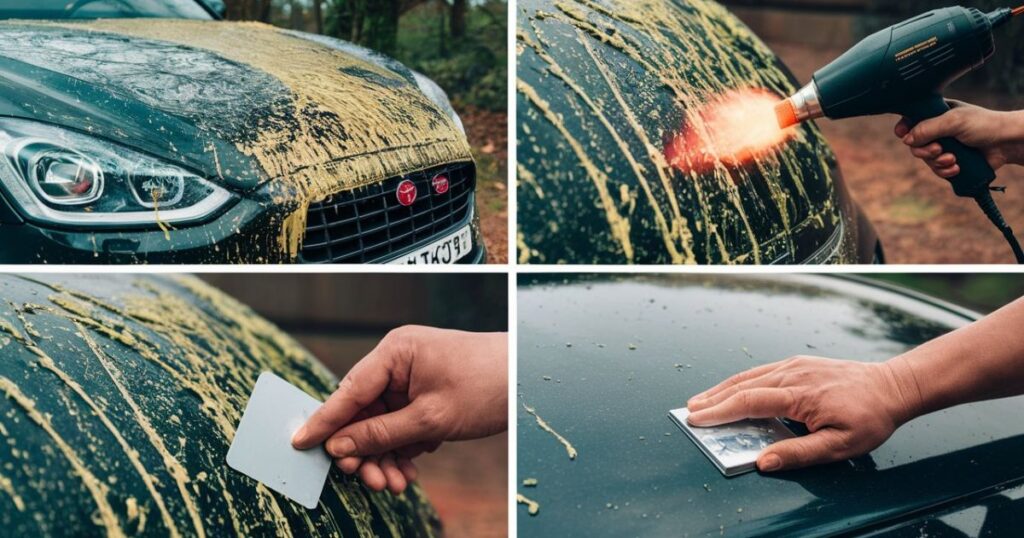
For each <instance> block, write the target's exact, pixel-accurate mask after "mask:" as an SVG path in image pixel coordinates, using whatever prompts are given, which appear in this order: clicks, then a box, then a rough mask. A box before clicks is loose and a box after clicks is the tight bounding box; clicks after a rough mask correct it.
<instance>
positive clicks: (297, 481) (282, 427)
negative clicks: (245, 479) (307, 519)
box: [227, 372, 331, 509]
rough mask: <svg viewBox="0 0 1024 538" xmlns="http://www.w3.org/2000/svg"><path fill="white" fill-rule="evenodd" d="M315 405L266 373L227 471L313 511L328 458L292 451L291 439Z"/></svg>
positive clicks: (235, 441)
mask: <svg viewBox="0 0 1024 538" xmlns="http://www.w3.org/2000/svg"><path fill="white" fill-rule="evenodd" d="M320 403H321V402H320V401H318V400H317V399H316V398H313V397H312V396H310V395H308V394H306V393H305V392H302V390H301V389H299V388H298V387H295V386H294V385H292V384H290V383H288V382H287V381H285V380H283V379H281V378H280V377H277V376H276V375H274V374H272V373H270V372H263V373H262V374H260V377H259V379H257V380H256V386H255V387H254V388H253V389H252V396H250V397H249V403H248V404H247V405H246V406H245V413H243V414H242V420H241V422H239V423H238V429H237V430H236V431H235V438H234V439H233V440H232V441H231V448H229V449H228V458H227V460H228V465H230V466H231V468H232V469H235V470H236V471H239V472H241V473H243V474H245V475H246V476H249V477H250V478H254V479H256V480H258V481H260V482H262V483H263V484H264V485H266V486H267V487H268V488H270V489H272V490H274V491H276V492H278V493H280V494H282V495H284V496H285V497H288V498H289V499H291V500H293V501H295V502H297V503H299V504H301V505H302V506H305V507H306V508H310V509H313V508H316V506H317V503H318V502H319V501H320V494H321V493H322V492H323V489H324V482H325V481H326V479H327V473H328V471H330V470H331V458H330V457H329V456H328V455H327V453H326V452H324V449H323V447H315V448H311V449H309V450H295V449H294V448H292V441H291V439H292V435H293V434H294V433H295V432H296V431H297V430H298V429H299V427H300V426H302V425H303V424H304V423H305V422H306V419H308V418H309V417H310V415H312V414H313V412H314V411H316V410H317V408H318V407H320Z"/></svg>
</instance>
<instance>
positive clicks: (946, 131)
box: [903, 110, 960, 147]
mask: <svg viewBox="0 0 1024 538" xmlns="http://www.w3.org/2000/svg"><path fill="white" fill-rule="evenodd" d="M959 118H960V114H959V112H955V111H953V110H950V111H949V112H946V113H945V114H942V115H941V116H936V117H934V118H928V119H926V120H924V121H922V122H920V123H918V124H917V125H915V126H914V128H913V129H911V130H910V132H909V133H907V135H906V136H904V137H903V143H904V144H907V145H908V146H914V147H921V146H924V145H927V144H930V143H932V142H934V141H936V140H938V139H939V138H944V137H947V136H949V137H955V135H957V134H959V133H958V131H959V129H960V119H959Z"/></svg>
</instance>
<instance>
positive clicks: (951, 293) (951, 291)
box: [864, 273, 1024, 313]
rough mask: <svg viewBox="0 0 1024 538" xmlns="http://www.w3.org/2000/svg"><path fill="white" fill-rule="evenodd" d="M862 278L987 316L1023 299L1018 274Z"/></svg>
mask: <svg viewBox="0 0 1024 538" xmlns="http://www.w3.org/2000/svg"><path fill="white" fill-rule="evenodd" d="M864 276H866V277H868V278H871V279H875V280H884V281H888V282H890V283H893V284H897V285H900V286H904V287H907V288H910V289H913V290H916V291H920V292H922V293H925V294H928V295H931V296H932V297H936V298H939V299H943V300H945V301H949V302H951V303H954V304H958V305H961V306H966V307H968V308H972V309H974V310H977V311H979V312H982V313H988V312H991V311H993V310H995V309H997V308H999V307H1001V306H1003V305H1005V304H1007V303H1009V302H1011V301H1013V300H1014V299H1017V298H1018V297H1021V296H1022V295H1024V277H1022V276H1021V275H1018V274H979V273H951V274H940V273H918V274H900V273H885V274H871V275H864Z"/></svg>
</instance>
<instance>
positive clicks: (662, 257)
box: [516, 0, 884, 264]
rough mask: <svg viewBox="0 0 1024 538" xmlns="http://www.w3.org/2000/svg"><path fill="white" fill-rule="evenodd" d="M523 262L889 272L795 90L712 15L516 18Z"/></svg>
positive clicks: (763, 50)
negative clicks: (800, 121)
mask: <svg viewBox="0 0 1024 538" xmlns="http://www.w3.org/2000/svg"><path fill="white" fill-rule="evenodd" d="M517 10H518V19H517V21H518V22H517V54H516V59H517V92H516V110H517V120H516V121H517V125H516V129H517V137H516V141H517V163H518V164H517V177H518V183H517V205H518V211H517V215H518V224H517V226H518V230H517V235H518V258H519V261H520V262H521V263H538V264H688V263H689V264H755V263H757V264H771V263H775V264H798V263H813V264H818V263H872V262H883V261H884V253H883V250H882V247H881V244H880V242H879V240H878V236H877V234H876V232H875V231H874V228H873V227H872V225H871V223H870V222H869V221H868V220H867V219H866V218H865V217H864V215H863V214H862V212H861V211H860V209H859V208H858V207H857V205H856V204H855V203H854V201H853V200H852V198H851V197H850V194H849V192H848V191H847V189H846V187H845V186H844V183H843V179H842V175H841V174H840V171H839V168H838V165H837V161H836V158H835V155H834V154H833V153H832V150H831V149H830V148H829V145H828V143H827V142H826V141H825V139H824V138H823V137H822V134H821V132H820V131H819V130H818V128H817V127H816V126H815V125H814V124H813V123H810V122H808V123H806V124H805V125H802V126H800V127H798V128H795V129H790V130H785V131H783V130H780V129H778V126H777V122H776V120H775V115H774V112H773V106H774V104H775V103H776V102H777V101H779V100H781V99H782V98H783V97H786V96H788V95H790V94H792V93H793V92H794V91H796V90H797V89H798V87H799V85H798V84H797V81H796V80H795V79H794V78H793V76H792V74H791V73H790V72H789V70H788V69H787V68H786V67H785V66H784V65H783V64H782V62H781V61H780V60H779V58H778V57H777V56H776V55H775V54H773V53H772V51H771V50H770V49H769V48H768V47H767V46H766V45H765V44H764V43H763V42H762V41H761V40H759V39H758V38H757V37H756V36H755V35H754V34H753V32H751V31H750V29H748V28H747V27H746V26H745V25H744V24H743V23H742V22H740V21H739V20H738V19H737V18H736V17H735V16H733V15H732V14H731V13H729V12H728V11H727V10H726V9H725V8H724V7H722V6H720V5H719V4H717V3H714V2H710V1H705V0H690V1H688V0H656V1H654V2H647V3H643V4H638V3H635V2H626V1H619V0H611V1H608V2H583V1H569V2H562V1H556V0H523V1H521V2H518V3H517Z"/></svg>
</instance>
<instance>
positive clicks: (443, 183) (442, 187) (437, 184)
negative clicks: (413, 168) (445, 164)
mask: <svg viewBox="0 0 1024 538" xmlns="http://www.w3.org/2000/svg"><path fill="white" fill-rule="evenodd" d="M430 183H431V184H432V185H433V186H434V192H436V193H437V194H444V193H446V192H448V176H446V175H444V174H438V175H436V176H434V179H433V180H432V181H431V182H430Z"/></svg>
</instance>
